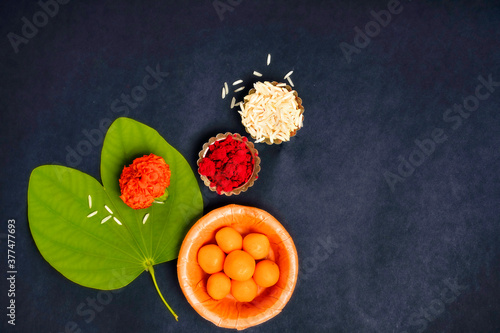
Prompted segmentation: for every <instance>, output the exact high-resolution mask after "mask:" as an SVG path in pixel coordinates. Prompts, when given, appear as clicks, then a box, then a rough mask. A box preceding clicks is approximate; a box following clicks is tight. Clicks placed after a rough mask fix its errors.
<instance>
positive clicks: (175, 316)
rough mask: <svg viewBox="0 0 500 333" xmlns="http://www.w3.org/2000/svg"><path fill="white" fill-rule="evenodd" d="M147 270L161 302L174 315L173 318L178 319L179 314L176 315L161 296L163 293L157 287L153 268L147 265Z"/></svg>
mask: <svg viewBox="0 0 500 333" xmlns="http://www.w3.org/2000/svg"><path fill="white" fill-rule="evenodd" d="M148 271H149V273H150V274H151V277H152V278H153V283H154V284H155V287H156V291H157V292H158V295H160V298H161V300H162V301H163V303H165V305H166V306H167V308H168V309H169V310H170V312H171V313H172V315H173V316H174V318H175V320H176V321H179V319H178V318H179V316H177V314H176V313H175V312H174V310H172V308H171V307H170V305H168V303H167V301H165V298H163V295H162V294H161V291H160V289H159V288H158V284H157V283H156V279H155V270H154V269H153V266H149V267H148Z"/></svg>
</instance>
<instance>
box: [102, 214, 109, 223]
mask: <svg viewBox="0 0 500 333" xmlns="http://www.w3.org/2000/svg"><path fill="white" fill-rule="evenodd" d="M110 218H111V215H108V216H106V217H105V218H103V219H102V221H101V224H103V223H104V222H106V221H107V220H109V219H110Z"/></svg>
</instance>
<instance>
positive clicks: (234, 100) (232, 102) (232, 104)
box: [231, 97, 236, 109]
mask: <svg viewBox="0 0 500 333" xmlns="http://www.w3.org/2000/svg"><path fill="white" fill-rule="evenodd" d="M234 103H236V98H235V97H233V99H232V100H231V109H232V108H234Z"/></svg>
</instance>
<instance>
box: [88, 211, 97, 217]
mask: <svg viewBox="0 0 500 333" xmlns="http://www.w3.org/2000/svg"><path fill="white" fill-rule="evenodd" d="M95 214H97V210H96V211H93V212H92V213H90V214H89V215H87V217H92V216H94V215H95Z"/></svg>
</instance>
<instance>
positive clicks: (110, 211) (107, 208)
mask: <svg viewBox="0 0 500 333" xmlns="http://www.w3.org/2000/svg"><path fill="white" fill-rule="evenodd" d="M104 208H106V210H107V211H108V212H109V213H110V214H113V211H112V210H111V209H110V208H109V207H108V206H106V205H104Z"/></svg>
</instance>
